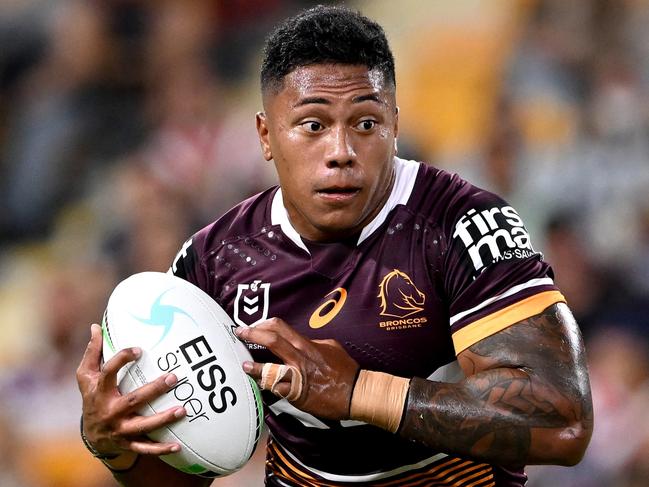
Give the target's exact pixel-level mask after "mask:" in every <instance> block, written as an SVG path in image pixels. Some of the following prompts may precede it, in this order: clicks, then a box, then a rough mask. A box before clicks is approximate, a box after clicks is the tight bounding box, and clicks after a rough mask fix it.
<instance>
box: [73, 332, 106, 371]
mask: <svg viewBox="0 0 649 487" xmlns="http://www.w3.org/2000/svg"><path fill="white" fill-rule="evenodd" d="M101 347H102V338H101V327H100V326H99V325H98V324H96V323H93V324H92V325H90V341H89V342H88V346H87V347H86V350H85V352H84V353H83V358H82V359H81V363H80V364H79V368H78V369H77V373H78V374H79V375H80V374H83V373H85V372H99V370H100V368H101Z"/></svg>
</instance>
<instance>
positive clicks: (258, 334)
mask: <svg viewBox="0 0 649 487" xmlns="http://www.w3.org/2000/svg"><path fill="white" fill-rule="evenodd" d="M263 325H264V324H260V325H257V326H254V327H240V328H237V329H236V333H237V335H238V336H239V338H242V339H243V340H246V341H248V342H252V343H256V344H258V345H262V346H264V347H266V348H267V349H268V350H270V351H271V352H273V353H274V354H275V355H277V356H278V357H279V358H280V359H282V361H283V362H289V363H290V362H293V363H296V362H297V361H298V359H299V357H300V352H299V350H298V348H297V347H295V345H294V344H293V342H292V341H291V340H293V341H299V338H301V337H300V335H297V338H296V334H295V333H292V332H291V330H290V327H288V326H286V327H283V326H277V327H274V326H263Z"/></svg>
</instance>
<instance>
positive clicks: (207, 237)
mask: <svg viewBox="0 0 649 487" xmlns="http://www.w3.org/2000/svg"><path fill="white" fill-rule="evenodd" d="M276 191H277V187H272V188H270V189H268V190H266V191H264V192H262V193H259V194H256V195H254V196H251V197H250V198H248V199H246V200H244V201H242V202H241V203H239V204H238V205H236V206H234V207H233V208H232V209H230V210H229V211H227V212H226V213H225V214H223V216H221V217H220V218H218V219H217V220H215V221H214V222H212V223H210V224H209V225H207V226H205V227H204V228H202V229H201V230H199V231H198V232H197V233H196V234H195V235H194V236H193V237H192V239H193V241H194V245H196V249H197V251H199V252H200V253H202V254H205V253H209V252H211V251H212V250H215V249H217V248H218V247H220V246H221V245H223V244H224V243H226V242H228V241H229V240H232V239H237V238H241V237H245V236H248V235H251V234H255V233H258V232H259V231H260V230H261V229H262V228H263V227H264V226H269V225H270V205H271V202H272V199H273V195H274V194H275V192H276Z"/></svg>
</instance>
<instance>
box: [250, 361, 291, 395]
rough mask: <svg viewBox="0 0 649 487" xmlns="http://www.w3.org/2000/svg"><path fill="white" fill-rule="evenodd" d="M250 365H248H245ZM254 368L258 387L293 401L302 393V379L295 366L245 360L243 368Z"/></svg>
mask: <svg viewBox="0 0 649 487" xmlns="http://www.w3.org/2000/svg"><path fill="white" fill-rule="evenodd" d="M246 366H250V367H246ZM248 368H250V370H251V371H253V370H254V375H253V374H251V375H253V376H255V377H256V378H257V379H258V380H257V382H258V384H259V387H261V388H262V389H264V390H268V391H271V392H272V393H273V394H275V395H276V396H279V397H281V398H286V399H288V400H289V401H295V400H297V399H298V398H299V397H300V396H301V395H302V389H303V386H304V379H303V376H302V373H301V372H300V370H299V369H298V368H297V367H294V366H292V365H285V364H273V363H265V364H256V363H252V362H246V363H245V364H244V370H246V371H248V370H247V369H248Z"/></svg>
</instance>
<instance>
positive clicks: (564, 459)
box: [526, 421, 592, 467]
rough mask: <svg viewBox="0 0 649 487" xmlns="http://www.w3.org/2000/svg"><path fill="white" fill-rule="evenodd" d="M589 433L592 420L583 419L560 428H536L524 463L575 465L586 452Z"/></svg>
mask: <svg viewBox="0 0 649 487" xmlns="http://www.w3.org/2000/svg"><path fill="white" fill-rule="evenodd" d="M591 433H592V422H583V421H576V422H574V423H571V424H569V425H566V426H564V427H561V428H553V429H549V430H548V429H542V430H538V429H537V430H536V434H533V440H532V447H531V449H530V456H529V458H528V459H527V462H526V463H527V464H529V465H532V464H537V465H561V466H564V467H572V466H574V465H577V464H578V463H579V462H580V461H581V459H582V458H583V457H584V454H585V453H586V448H587V447H588V443H589V442H590V436H591ZM535 440H536V441H535Z"/></svg>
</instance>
